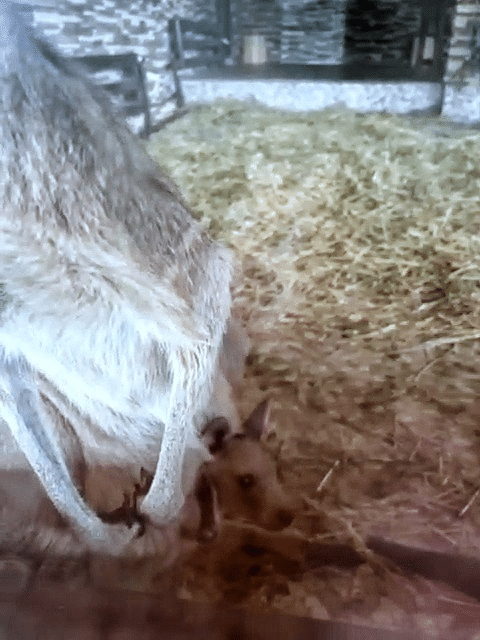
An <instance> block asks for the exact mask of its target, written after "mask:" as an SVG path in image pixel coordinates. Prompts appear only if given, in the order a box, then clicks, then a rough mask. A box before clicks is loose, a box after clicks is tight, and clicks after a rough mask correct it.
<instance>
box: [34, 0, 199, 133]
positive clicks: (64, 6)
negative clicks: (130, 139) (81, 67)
mask: <svg viewBox="0 0 480 640" xmlns="http://www.w3.org/2000/svg"><path fill="white" fill-rule="evenodd" d="M194 2H195V0H57V1H56V2H55V3H53V2H52V3H50V6H38V5H37V6H34V7H33V22H34V24H35V26H36V27H37V28H38V29H39V30H40V31H41V32H43V34H45V36H46V37H47V38H48V39H49V40H50V41H51V42H52V43H53V44H55V45H56V46H57V48H58V49H59V50H60V52H61V53H63V54H65V55H90V54H93V55H95V54H101V53H103V54H105V53H107V54H118V53H126V52H128V51H133V52H135V53H136V54H137V55H139V56H141V57H144V58H145V63H144V65H145V71H146V79H147V88H148V95H149V99H150V104H151V110H152V122H153V123H155V122H156V121H158V120H159V119H161V118H162V117H163V116H164V115H165V114H166V113H168V111H169V110H170V109H171V108H172V105H171V104H168V103H167V104H165V101H166V100H167V99H168V97H169V96H170V95H171V94H172V92H173V83H172V78H171V74H170V73H169V72H167V71H166V69H165V66H166V64H167V62H168V36H167V20H168V19H169V18H171V17H172V16H174V15H181V16H189V17H190V16H193V15H195V16H198V14H199V12H198V11H197V9H196V8H195V7H194ZM203 5H206V6H207V7H208V5H209V3H208V2H204V3H203ZM200 13H201V12H200Z"/></svg>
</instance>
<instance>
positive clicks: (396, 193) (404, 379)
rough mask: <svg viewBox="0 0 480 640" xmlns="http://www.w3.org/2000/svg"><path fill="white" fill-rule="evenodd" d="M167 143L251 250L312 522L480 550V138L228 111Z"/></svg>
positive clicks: (245, 285)
mask: <svg viewBox="0 0 480 640" xmlns="http://www.w3.org/2000/svg"><path fill="white" fill-rule="evenodd" d="M149 149H150V152H151V153H152V155H153V156H154V157H155V158H157V159H158V160H159V161H160V162H161V164H163V165H165V166H166V167H167V168H168V169H169V170H170V171H171V172H172V173H173V175H174V177H175V179H176V180H177V181H178V182H179V184H180V185H181V186H182V188H183V189H184V190H185V192H186V194H187V197H188V199H189V201H190V203H191V204H192V206H193V208H194V209H195V210H196V211H198V212H199V215H201V218H202V220H203V221H204V223H205V224H206V225H207V226H208V227H209V228H210V229H211V231H212V233H213V234H214V235H215V236H216V237H218V238H221V239H223V240H224V241H226V242H228V243H229V244H231V245H232V246H234V247H235V249H236V251H237V252H238V254H239V255H240V256H241V258H242V259H243V264H244V280H243V282H242V286H241V287H240V289H239V290H238V291H237V292H236V301H237V304H238V305H239V307H240V308H241V309H242V311H243V314H244V317H245V319H246V321H247V322H248V325H249V328H250V330H251V332H252V333H253V335H254V341H255V348H254V352H253V354H252V356H251V362H250V364H249V368H248V372H247V377H246V380H245V385H244V393H243V394H242V406H243V407H244V410H245V412H246V411H247V410H248V409H249V408H251V406H252V405H253V404H254V403H255V402H256V401H257V400H258V399H259V398H261V397H263V396H264V395H265V394H268V395H270V396H271V397H273V398H274V400H275V406H276V407H277V409H278V411H277V412H276V422H277V438H278V446H279V448H281V450H282V454H283V456H282V457H283V459H284V461H285V467H286V475H287V478H288V481H289V483H290V486H291V487H293V488H295V489H296V490H298V491H300V492H302V495H303V496H304V497H305V501H306V505H308V506H307V507H306V511H305V514H304V518H303V520H302V519H301V520H300V524H299V528H300V529H302V527H303V529H302V531H303V532H304V533H306V532H307V529H308V535H310V536H313V537H315V538H316V539H328V538H336V539H338V538H339V537H343V538H344V539H349V540H354V541H355V543H356V544H357V545H360V546H361V541H362V540H363V539H364V537H365V536H366V535H367V534H368V533H371V532H372V531H381V532H383V533H384V534H387V535H388V534H391V535H392V537H395V538H396V539H397V540H399V541H404V542H410V543H412V542H413V541H422V540H423V541H426V540H428V541H429V544H430V545H432V544H435V545H437V546H439V547H443V548H450V547H451V546H452V545H453V546H455V548H458V549H461V550H463V551H468V552H470V553H475V554H476V555H479V554H480V537H479V536H478V532H479V530H480V528H479V527H480V509H479V505H480V498H479V497H478V495H479V494H478V489H479V488H480V464H479V447H478V443H477V440H478V433H479V432H478V428H479V426H478V423H479V420H478V418H479V416H480V401H479V400H478V398H479V397H480V358H479V352H480V340H479V338H480V305H479V300H480V261H479V255H480V234H479V222H480V219H479V215H478V194H479V193H480V135H479V134H478V133H477V132H473V131H470V130H468V129H455V128H454V127H450V126H448V125H447V124H446V123H442V122H439V121H434V120H432V121H430V122H428V121H424V122H420V121H418V120H417V121H414V120H409V119H406V118H399V117H394V116H388V115H358V114H354V113H351V112H347V111H326V112H322V113H308V114H294V113H284V112H281V111H277V110H273V109H268V108H264V107H261V106H253V105H246V104H242V103H238V102H225V101H222V102H218V103H215V104H214V105H213V106H211V107H208V108H199V109H196V110H195V111H193V112H192V113H190V114H189V115H187V116H186V117H184V118H182V119H181V120H178V121H176V122H175V123H173V124H171V125H170V126H169V127H168V128H167V129H165V130H163V131H162V132H161V133H160V134H157V135H156V136H154V137H153V138H152V140H151V142H150V144H149ZM317 489H318V491H317ZM315 514H317V515H318V516H319V519H318V522H317V525H316V528H315V526H313V527H312V524H311V523H312V518H313V520H315ZM460 514H461V515H460ZM320 515H321V516H322V518H323V519H322V518H320ZM325 519H326V521H327V524H325ZM320 520H322V522H323V524H322V525H320V524H319V522H320ZM307 523H309V524H308V527H307Z"/></svg>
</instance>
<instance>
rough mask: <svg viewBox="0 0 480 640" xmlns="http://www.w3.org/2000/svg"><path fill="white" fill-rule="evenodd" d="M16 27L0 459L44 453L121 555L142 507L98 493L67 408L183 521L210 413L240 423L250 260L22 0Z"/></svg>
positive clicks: (6, 156) (55, 480)
mask: <svg viewBox="0 0 480 640" xmlns="http://www.w3.org/2000/svg"><path fill="white" fill-rule="evenodd" d="M0 33H1V34H2V37H1V38H0V63H1V64H0V140H1V143H2V153H1V154H0V175H2V176H3V179H2V180H1V181H0V468H16V469H20V470H21V469H29V468H31V469H33V471H34V472H35V474H36V476H37V477H38V479H39V480H40V482H41V484H42V485H43V487H44V489H45V491H46V493H47V495H48V497H49V499H50V500H51V501H52V502H53V504H54V505H55V507H56V509H57V510H58V512H59V513H60V514H61V516H62V517H64V518H66V519H67V520H68V521H69V523H70V525H71V526H72V527H73V528H74V529H75V531H76V532H77V535H78V536H79V538H81V539H82V540H84V541H85V543H86V544H87V545H88V546H89V548H91V549H96V550H98V551H101V550H104V551H108V552H109V553H113V552H114V549H116V550H117V552H118V553H121V552H122V549H123V548H124V547H125V546H126V545H128V544H129V543H130V542H131V541H132V540H133V539H134V538H135V536H136V533H137V529H138V526H137V525H138V523H137V525H135V526H132V527H131V528H129V527H127V525H126V524H125V523H118V524H114V523H106V522H103V521H102V520H101V519H100V518H99V517H98V515H97V514H96V513H95V512H94V511H93V510H92V508H91V507H90V506H89V505H88V504H87V503H86V502H85V499H84V498H83V496H82V495H81V493H80V491H79V489H78V486H76V483H75V481H74V479H73V478H72V476H71V473H70V469H71V465H70V464H69V462H68V460H66V459H65V455H64V450H65V443H64V442H63V439H64V437H65V430H64V429H63V426H64V422H65V421H67V422H68V423H69V424H70V425H71V428H72V429H73V431H74V433H75V434H76V436H77V438H78V440H79V442H80V444H81V448H82V452H83V456H84V459H85V462H86V465H87V466H88V467H92V466H95V465H98V466H100V467H101V466H105V465H109V464H113V465H114V466H117V467H119V468H123V467H124V466H125V465H126V464H138V465H139V466H140V465H144V466H145V468H147V469H150V470H153V479H152V482H151V485H150V487H149V490H148V494H147V495H146V496H145V498H144V499H143V501H142V503H141V506H140V509H141V511H142V513H143V514H144V515H145V517H146V518H148V520H149V521H151V522H152V523H155V524H156V525H158V526H164V525H167V524H168V523H172V522H175V520H176V519H177V518H178V516H179V513H180V511H181V509H182V505H183V503H184V500H185V496H187V495H189V494H190V493H191V492H192V488H193V486H194V484H195V482H196V477H197V471H198V469H199V468H200V467H201V465H202V464H203V463H204V462H205V461H206V460H208V459H209V452H208V449H207V447H206V446H205V444H204V443H203V442H202V440H201V434H200V431H201V428H202V425H204V424H205V423H206V422H208V421H209V420H210V419H212V418H215V417H217V416H223V417H225V419H226V420H227V423H228V424H229V425H230V427H231V429H232V431H236V430H238V429H239V426H240V423H239V418H238V414H237V410H236V407H235V403H234V400H233V395H232V388H231V382H230V381H229V380H228V377H229V376H230V374H231V372H232V371H233V370H235V371H237V372H238V370H241V367H242V366H243V362H242V361H241V360H242V358H244V355H245V346H242V344H241V342H242V339H241V338H239V335H240V333H241V331H239V330H238V327H237V323H236V321H235V320H234V319H233V317H232V310H231V307H232V300H231V287H232V283H233V277H234V272H235V269H236V266H235V259H234V256H233V254H232V253H231V252H230V251H229V250H227V248H226V247H224V246H222V245H221V244H219V243H218V242H215V241H214V240H213V239H212V238H211V237H210V236H209V235H208V234H207V233H206V232H205V230H203V229H202V227H201V226H200V224H199V223H198V222H197V221H196V219H195V214H194V213H193V212H192V211H191V210H190V209H189V208H188V206H187V204H186V203H185V201H184V199H183V197H182V195H181V194H180V192H179V190H178V188H177V186H176V185H175V184H174V182H173V181H172V180H171V178H170V177H169V176H168V175H167V174H166V173H165V172H164V171H163V170H162V169H160V168H159V167H158V166H157V165H156V164H155V163H154V162H153V160H152V159H151V158H150V157H149V156H148V155H147V154H146V152H145V151H144V149H143V146H142V145H141V143H140V142H139V141H138V140H137V139H136V138H135V137H134V136H133V134H132V133H131V132H130V131H129V130H128V129H127V127H126V125H124V123H122V122H120V121H119V120H118V119H116V118H115V117H114V116H113V115H112V109H111V106H110V104H109V103H108V99H107V98H106V96H105V95H104V94H103V92H102V91H101V90H100V89H99V88H97V87H94V86H93V85H92V84H91V83H89V82H88V81H87V79H86V78H85V77H84V76H83V75H82V72H81V71H80V70H79V69H78V68H77V67H76V66H75V65H74V64H72V63H70V62H67V61H66V60H63V59H62V58H61V57H60V56H59V55H58V54H57V52H56V51H55V50H54V48H53V47H52V46H50V44H48V43H46V42H45V41H43V40H42V39H40V38H39V37H38V36H37V35H35V34H34V33H33V32H32V31H31V30H30V29H29V28H28V27H27V26H26V25H25V24H24V21H23V18H22V15H21V10H20V8H19V7H18V6H17V5H15V4H14V3H11V2H8V1H5V0H0ZM12 437H13V439H14V441H15V444H16V446H17V447H18V449H19V450H20V452H21V454H22V455H20V457H18V456H17V455H16V454H15V456H14V458H15V461H13V458H12V459H11V458H10V455H9V446H10V445H11V442H10V441H11V439H12ZM22 456H23V457H22ZM2 465H4V466H2Z"/></svg>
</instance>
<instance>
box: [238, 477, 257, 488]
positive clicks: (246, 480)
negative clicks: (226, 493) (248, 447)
mask: <svg viewBox="0 0 480 640" xmlns="http://www.w3.org/2000/svg"><path fill="white" fill-rule="evenodd" d="M237 482H238V484H239V485H240V487H241V488H242V489H250V488H251V487H253V485H254V484H255V476H254V475H253V473H244V474H243V476H238V478H237Z"/></svg>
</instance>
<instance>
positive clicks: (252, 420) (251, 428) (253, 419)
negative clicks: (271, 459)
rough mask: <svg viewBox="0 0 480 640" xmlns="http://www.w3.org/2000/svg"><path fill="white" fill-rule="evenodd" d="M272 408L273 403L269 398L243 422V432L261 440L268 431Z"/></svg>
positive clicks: (253, 438)
mask: <svg viewBox="0 0 480 640" xmlns="http://www.w3.org/2000/svg"><path fill="white" fill-rule="evenodd" d="M270 409H271V404H270V401H269V399H268V398H267V399H266V400H263V401H262V402H261V403H260V404H259V405H257V406H256V407H255V409H254V410H253V411H252V413H251V414H250V415H249V416H248V418H247V419H246V420H245V422H244V423H243V433H244V434H245V435H246V436H247V437H249V438H252V440H260V438H261V437H262V436H263V435H265V434H266V433H267V431H268V423H269V421H270Z"/></svg>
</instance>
